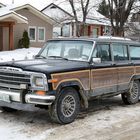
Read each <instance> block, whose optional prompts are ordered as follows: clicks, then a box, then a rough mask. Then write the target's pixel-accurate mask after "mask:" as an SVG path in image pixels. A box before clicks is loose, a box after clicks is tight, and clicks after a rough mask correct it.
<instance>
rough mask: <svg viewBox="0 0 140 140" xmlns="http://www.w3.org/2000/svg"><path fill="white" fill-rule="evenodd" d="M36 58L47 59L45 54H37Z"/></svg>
mask: <svg viewBox="0 0 140 140" xmlns="http://www.w3.org/2000/svg"><path fill="white" fill-rule="evenodd" d="M35 58H41V59H42V58H43V59H46V57H45V56H42V55H36V56H35Z"/></svg>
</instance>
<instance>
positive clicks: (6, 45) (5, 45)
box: [3, 27, 9, 51]
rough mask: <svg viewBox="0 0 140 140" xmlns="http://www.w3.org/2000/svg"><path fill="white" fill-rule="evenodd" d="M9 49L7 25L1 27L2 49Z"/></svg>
mask: <svg viewBox="0 0 140 140" xmlns="http://www.w3.org/2000/svg"><path fill="white" fill-rule="evenodd" d="M7 50H9V27H3V51H7Z"/></svg>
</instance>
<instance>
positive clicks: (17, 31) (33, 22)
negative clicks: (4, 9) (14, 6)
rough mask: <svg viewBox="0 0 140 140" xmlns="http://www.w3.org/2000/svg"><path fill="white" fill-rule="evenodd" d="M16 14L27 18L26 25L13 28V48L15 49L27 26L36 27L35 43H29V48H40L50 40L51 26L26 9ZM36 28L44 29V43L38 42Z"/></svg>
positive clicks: (17, 25)
mask: <svg viewBox="0 0 140 140" xmlns="http://www.w3.org/2000/svg"><path fill="white" fill-rule="evenodd" d="M16 12H17V13H19V14H21V15H23V16H25V17H27V19H28V24H16V25H15V26H14V37H15V47H17V43H18V40H19V39H20V38H21V37H22V34H23V31H24V30H27V31H28V27H29V26H35V27H36V41H35V42H30V46H31V47H42V46H43V44H44V43H45V42H46V41H47V40H48V39H51V38H52V33H53V25H51V24H49V23H47V22H46V21H44V20H42V19H41V18H39V17H38V16H36V15H35V14H33V13H31V12H30V11H29V10H28V9H22V10H19V11H16ZM38 27H45V31H46V32H45V42H39V41H38Z"/></svg>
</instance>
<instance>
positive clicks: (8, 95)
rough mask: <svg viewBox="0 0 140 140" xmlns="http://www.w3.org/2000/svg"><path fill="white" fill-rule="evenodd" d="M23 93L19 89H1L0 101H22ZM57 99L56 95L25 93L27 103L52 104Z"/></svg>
mask: <svg viewBox="0 0 140 140" xmlns="http://www.w3.org/2000/svg"><path fill="white" fill-rule="evenodd" d="M21 94H22V93H20V92H18V91H6V90H0V101H4V102H8V103H11V102H19V103H20V102H21ZM54 100H55V96H53V95H46V96H41V95H35V94H26V95H25V103H29V104H39V105H51V104H52V103H53V102H54Z"/></svg>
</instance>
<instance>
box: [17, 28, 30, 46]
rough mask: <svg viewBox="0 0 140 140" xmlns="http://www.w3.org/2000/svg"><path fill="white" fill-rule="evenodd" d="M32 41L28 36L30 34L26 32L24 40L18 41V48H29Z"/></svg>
mask: <svg viewBox="0 0 140 140" xmlns="http://www.w3.org/2000/svg"><path fill="white" fill-rule="evenodd" d="M29 45H30V39H29V36H28V32H27V31H26V30H25V31H24V32H23V36H22V38H21V39H20V40H19V41H18V48H29Z"/></svg>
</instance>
